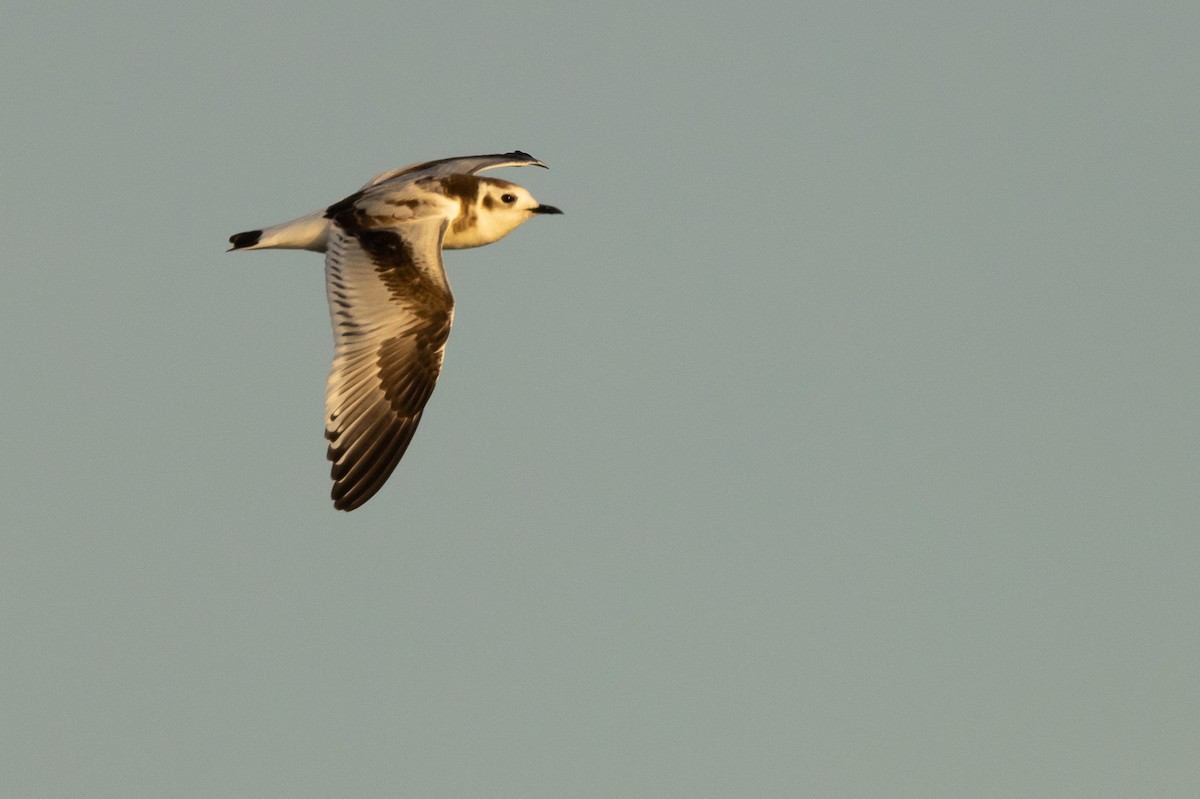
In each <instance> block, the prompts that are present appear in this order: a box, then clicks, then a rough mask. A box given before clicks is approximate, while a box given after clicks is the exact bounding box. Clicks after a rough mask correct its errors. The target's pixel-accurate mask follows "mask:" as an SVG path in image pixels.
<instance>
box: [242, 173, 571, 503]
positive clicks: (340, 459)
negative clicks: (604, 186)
mask: <svg viewBox="0 0 1200 799" xmlns="http://www.w3.org/2000/svg"><path fill="white" fill-rule="evenodd" d="M506 166H540V167H545V166H546V165H545V164H543V163H542V162H541V161H538V160H537V159H536V158H534V157H533V156H531V155H529V154H528V153H523V152H520V151H519V150H518V151H516V152H511V153H503V154H498V155H473V156H465V157H462V158H443V159H441V160H438V161H426V162H424V163H420V164H412V165H410V166H406V167H401V168H400V169H394V170H392V171H391V172H385V173H383V174H382V175H378V176H376V177H374V178H372V179H371V180H370V181H369V182H368V183H367V185H365V186H363V187H362V188H361V189H359V190H358V191H356V192H355V193H354V194H351V195H350V196H349V197H347V198H345V199H344V200H341V201H339V202H336V203H334V204H333V205H331V206H329V207H328V208H323V209H321V210H319V211H314V212H313V213H311V214H308V215H306V216H302V217H300V218H299V219H294V220H292V221H291V222H284V223H283V224H279V225H273V226H271V227H267V228H263V229H261V230H250V231H246V232H245V233H237V234H235V235H233V236H230V237H229V243H230V244H231V245H232V246H231V247H230V248H229V249H230V250H263V249H270V248H276V249H300V250H313V251H314V252H323V253H325V290H326V294H327V295H328V297H329V315H330V317H331V319H332V322H333V339H334V345H335V350H334V356H333V367H332V368H331V369H330V371H329V380H328V382H327V383H326V386H325V437H326V438H327V439H328V440H329V450H328V457H329V460H330V461H331V462H332V464H333V466H332V469H331V474H332V477H333V494H332V496H333V505H334V507H335V508H337V509H338V510H345V511H350V510H354V509H355V508H357V507H359V506H360V505H362V504H363V503H364V502H366V501H367V500H368V499H370V498H371V497H372V496H374V495H375V493H376V492H377V491H379V489H380V487H382V486H383V483H384V481H386V480H387V479H388V476H389V475H391V473H392V470H393V469H395V468H396V464H397V463H399V462H400V458H401V456H402V455H404V450H405V449H406V448H407V447H408V442H409V441H411V440H412V437H413V432H414V431H416V429H417V424H418V423H419V422H420V421H421V413H422V411H423V409H424V408H425V403H426V402H427V401H428V400H429V395H430V394H432V393H433V387H434V384H435V383H437V379H438V374H439V373H440V372H441V369H442V356H443V353H444V352H445V349H446V339H447V338H448V337H449V335H450V324H451V322H452V321H453V319H454V297H453V295H451V293H450V284H449V283H448V282H447V280H446V272H445V269H444V268H443V267H442V250H443V249H447V250H454V249H465V248H467V247H480V246H482V245H484V244H491V243H492V242H493V241H498V240H500V239H502V238H504V237H505V236H507V235H508V234H509V233H511V232H512V231H514V230H516V229H517V227H519V226H520V225H521V224H523V223H524V222H526V221H527V220H529V219H531V218H533V217H534V216H536V215H539V214H561V213H562V211H560V210H558V209H557V208H555V207H553V206H550V205H542V204H541V203H539V202H538V201H537V200H535V199H533V196H532V195H531V194H530V193H529V192H528V191H526V190H525V189H523V188H521V187H520V186H517V185H515V184H513V183H509V182H508V181H504V180H497V179H495V178H482V177H477V174H478V173H479V172H482V171H484V170H486V169H496V168H499V167H506Z"/></svg>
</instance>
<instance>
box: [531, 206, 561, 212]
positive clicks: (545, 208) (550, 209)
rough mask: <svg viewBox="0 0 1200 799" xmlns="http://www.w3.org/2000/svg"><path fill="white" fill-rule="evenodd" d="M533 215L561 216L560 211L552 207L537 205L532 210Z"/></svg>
mask: <svg viewBox="0 0 1200 799" xmlns="http://www.w3.org/2000/svg"><path fill="white" fill-rule="evenodd" d="M533 212H534V213H535V214H561V213H562V211H560V210H558V209H557V208H555V207H554V206H553V205H539V206H538V207H537V208H534V209H533Z"/></svg>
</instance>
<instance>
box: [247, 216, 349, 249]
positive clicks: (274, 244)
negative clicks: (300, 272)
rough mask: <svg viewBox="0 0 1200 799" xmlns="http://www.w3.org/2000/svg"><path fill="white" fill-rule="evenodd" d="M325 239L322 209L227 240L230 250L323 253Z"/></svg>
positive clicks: (326, 225)
mask: <svg viewBox="0 0 1200 799" xmlns="http://www.w3.org/2000/svg"><path fill="white" fill-rule="evenodd" d="M328 238H329V220H328V219H326V218H325V209H324V208H322V209H321V210H320V211H313V212H312V213H311V214H306V215H305V216H302V217H300V218H299V219H293V220H292V221H291V222H283V223H282V224H278V225H271V227H265V228H263V229H262V230H247V231H246V232H245V233H235V234H233V235H232V236H230V237H229V244H230V245H231V246H230V247H229V249H230V250H269V249H277V250H312V251H313V252H325V241H326V240H327V239H328Z"/></svg>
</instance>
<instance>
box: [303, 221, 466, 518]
mask: <svg viewBox="0 0 1200 799" xmlns="http://www.w3.org/2000/svg"><path fill="white" fill-rule="evenodd" d="M331 221H332V224H331V225H330V232H329V248H328V251H327V253H326V256H325V286H326V291H327V293H328V295H329V312H330V317H331V319H332V322H333V337H334V342H335V345H336V349H335V353H334V358H333V367H332V369H331V370H330V372H329V382H328V383H327V385H326V388H325V437H326V438H327V439H328V440H329V451H328V457H329V460H330V461H331V462H332V464H333V466H332V469H331V475H332V477H333V504H334V507H336V508H337V509H338V510H354V509H355V508H357V507H358V506H360V505H362V504H363V503H364V502H366V501H367V500H368V499H370V498H371V497H372V496H374V494H375V492H377V491H378V490H379V489H380V487H381V486H382V485H383V483H384V481H386V480H387V478H388V476H389V475H391V473H392V470H393V469H395V468H396V464H397V463H399V462H400V457H401V456H402V455H404V450H405V449H406V448H407V447H408V443H409V441H411V440H412V436H413V433H414V432H415V431H416V429H417V424H418V423H419V422H420V421H421V412H422V410H423V409H424V408H425V403H426V401H428V399H429V395H430V394H431V393H432V392H433V387H434V385H435V384H436V383H437V379H438V375H439V374H440V373H441V369H442V354H443V352H444V350H445V347H446V339H447V338H448V337H449V335H450V324H451V322H452V320H453V318H454V297H453V295H451V293H450V286H449V284H448V283H447V281H446V273H445V271H444V270H443V268H442V254H441V246H442V237H443V236H444V235H445V232H446V226H447V224H448V219H447V217H445V216H443V215H440V214H434V215H427V216H422V217H419V218H414V219H409V220H407V221H404V222H397V221H396V220H394V219H389V220H380V219H379V218H378V217H372V216H368V215H366V214H364V213H363V211H362V210H361V209H359V208H356V207H354V206H353V205H348V206H347V207H345V208H344V209H342V210H341V212H340V213H338V214H337V215H335V216H333V218H332V220H331ZM381 223H385V224H386V226H385V227H378V226H373V225H379V224H381Z"/></svg>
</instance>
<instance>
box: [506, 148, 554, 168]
mask: <svg viewBox="0 0 1200 799" xmlns="http://www.w3.org/2000/svg"><path fill="white" fill-rule="evenodd" d="M504 156H505V157H506V158H524V159H525V160H526V161H529V162H530V166H540V167H541V168H542V169H549V168H550V167H548V166H546V165H545V164H543V163H542V162H541V161H539V160H537V159H536V158H534V157H533V156H532V155H530V154H529V153H527V152H525V151H524V150H513V151H512V152H511V153H505V154H504Z"/></svg>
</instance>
